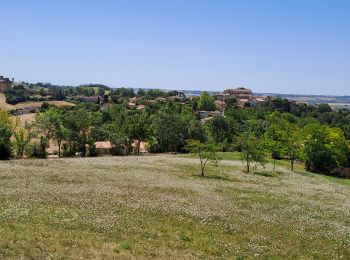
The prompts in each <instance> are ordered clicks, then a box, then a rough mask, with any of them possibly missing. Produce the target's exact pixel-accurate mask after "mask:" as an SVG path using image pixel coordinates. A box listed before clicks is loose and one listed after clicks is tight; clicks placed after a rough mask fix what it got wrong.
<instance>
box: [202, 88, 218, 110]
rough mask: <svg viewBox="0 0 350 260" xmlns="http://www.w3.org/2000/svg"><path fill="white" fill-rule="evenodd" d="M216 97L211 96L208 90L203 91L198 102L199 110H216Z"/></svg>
mask: <svg viewBox="0 0 350 260" xmlns="http://www.w3.org/2000/svg"><path fill="white" fill-rule="evenodd" d="M214 101H215V98H214V97H211V96H210V95H209V94H208V92H207V91H203V92H202V94H201V97H200V99H199V102H198V108H199V110H204V111H214V110H215V103H214Z"/></svg>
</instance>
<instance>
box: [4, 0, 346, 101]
mask: <svg viewBox="0 0 350 260" xmlns="http://www.w3.org/2000/svg"><path fill="white" fill-rule="evenodd" d="M0 12H1V14H0V75H4V76H6V77H10V78H12V77H14V78H15V80H16V81H25V82H32V83H35V82H51V83H52V84H60V85H79V84H85V83H101V84H106V85H108V86H111V87H134V88H161V89H177V90H213V91H220V90H223V89H227V88H234V87H237V86H244V87H248V88H250V89H252V90H253V91H254V92H265V93H266V92H273V93H291V94H332V95H350V15H349V13H350V1H348V0H283V1H282V0H255V1H254V0H114V1H113V0H94V1H93V0H50V1H47V0H0Z"/></svg>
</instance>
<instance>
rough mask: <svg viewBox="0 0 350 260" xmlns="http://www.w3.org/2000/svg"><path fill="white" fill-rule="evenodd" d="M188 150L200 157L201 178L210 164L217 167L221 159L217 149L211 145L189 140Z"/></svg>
mask: <svg viewBox="0 0 350 260" xmlns="http://www.w3.org/2000/svg"><path fill="white" fill-rule="evenodd" d="M186 150H187V151H189V152H190V153H192V154H195V155H197V156H198V157H199V161H200V168H201V176H203V177H204V171H205V166H206V165H207V163H208V162H210V163H212V164H213V165H215V166H217V164H218V162H219V160H220V157H219V156H218V154H217V147H216V146H215V145H214V144H210V143H201V142H200V141H198V140H188V141H187V145H186Z"/></svg>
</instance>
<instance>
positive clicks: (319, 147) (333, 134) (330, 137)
mask: <svg viewBox="0 0 350 260" xmlns="http://www.w3.org/2000/svg"><path fill="white" fill-rule="evenodd" d="M304 133H305V136H306V141H305V146H304V156H305V164H306V169H307V170H311V171H319V172H330V171H331V170H333V169H335V168H337V167H340V166H346V164H347V160H348V157H349V141H348V140H346V138H345V136H344V133H343V132H342V131H341V129H339V128H331V127H328V126H325V125H321V124H311V125H308V126H306V127H305V129H304Z"/></svg>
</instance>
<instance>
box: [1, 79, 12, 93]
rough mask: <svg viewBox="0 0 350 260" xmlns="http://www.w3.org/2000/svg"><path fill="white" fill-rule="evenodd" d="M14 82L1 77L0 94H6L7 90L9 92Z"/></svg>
mask: <svg viewBox="0 0 350 260" xmlns="http://www.w3.org/2000/svg"><path fill="white" fill-rule="evenodd" d="M13 81H14V79H12V81H11V80H9V79H8V78H4V77H3V76H0V92H5V91H6V90H8V89H9V88H10V87H11V85H12V83H13Z"/></svg>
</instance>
